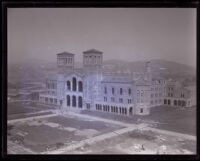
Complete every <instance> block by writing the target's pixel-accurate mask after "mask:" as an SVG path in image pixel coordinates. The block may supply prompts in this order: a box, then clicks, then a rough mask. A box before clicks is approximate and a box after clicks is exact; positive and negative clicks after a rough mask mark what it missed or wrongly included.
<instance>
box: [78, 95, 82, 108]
mask: <svg viewBox="0 0 200 161" xmlns="http://www.w3.org/2000/svg"><path fill="white" fill-rule="evenodd" d="M82 104H83V103H82V97H81V96H79V97H78V107H79V108H82Z"/></svg>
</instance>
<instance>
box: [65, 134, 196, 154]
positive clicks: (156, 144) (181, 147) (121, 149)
mask: <svg viewBox="0 0 200 161" xmlns="http://www.w3.org/2000/svg"><path fill="white" fill-rule="evenodd" d="M195 153H196V143H195V141H192V140H184V139H180V138H178V137H171V136H168V135H160V134H158V133H155V132H152V131H144V130H142V131H141V130H134V131H132V132H129V133H126V134H123V135H121V136H117V137H113V138H110V139H106V140H104V141H102V142H99V143H95V144H93V145H87V144H86V145H85V146H83V147H81V148H78V149H76V150H74V151H70V152H68V154H195Z"/></svg>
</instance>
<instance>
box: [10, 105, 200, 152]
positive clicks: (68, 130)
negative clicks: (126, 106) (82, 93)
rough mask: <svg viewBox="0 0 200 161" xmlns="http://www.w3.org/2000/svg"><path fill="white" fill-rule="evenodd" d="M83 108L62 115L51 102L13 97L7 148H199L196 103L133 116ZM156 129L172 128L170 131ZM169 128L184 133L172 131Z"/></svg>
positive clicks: (143, 149)
mask: <svg viewBox="0 0 200 161" xmlns="http://www.w3.org/2000/svg"><path fill="white" fill-rule="evenodd" d="M82 113H84V114H75V113H67V114H64V115H63V114H61V113H59V111H56V110H55V108H54V107H51V106H45V105H38V104H33V103H24V102H15V103H14V102H13V103H9V104H8V120H9V122H8V138H7V139H8V153H9V154H38V153H41V154H47V153H49V154H194V153H196V139H195V137H194V136H195V132H196V130H195V129H196V124H195V123H196V117H195V116H196V108H195V107H194V108H187V109H180V108H172V107H165V106H163V107H155V108H153V109H152V111H151V114H150V115H149V116H134V117H133V118H127V117H123V116H119V115H118V116H113V115H110V114H105V113H96V112H88V111H84V112H82ZM92 116H93V117H92ZM94 116H95V117H94ZM143 125H145V126H144V127H143ZM146 126H147V127H149V128H147V127H146ZM155 129H160V130H161V131H163V130H168V131H169V133H168V132H167V131H165V132H159V130H155ZM162 129H163V130H162ZM170 131H174V132H179V133H174V134H173V135H171V134H170ZM183 134H189V135H183ZM191 135H193V136H191Z"/></svg>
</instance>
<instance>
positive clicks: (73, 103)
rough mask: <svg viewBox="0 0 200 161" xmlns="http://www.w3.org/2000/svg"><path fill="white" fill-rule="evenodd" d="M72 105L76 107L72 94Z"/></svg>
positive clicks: (74, 97)
mask: <svg viewBox="0 0 200 161" xmlns="http://www.w3.org/2000/svg"><path fill="white" fill-rule="evenodd" d="M72 106H73V107H76V96H72Z"/></svg>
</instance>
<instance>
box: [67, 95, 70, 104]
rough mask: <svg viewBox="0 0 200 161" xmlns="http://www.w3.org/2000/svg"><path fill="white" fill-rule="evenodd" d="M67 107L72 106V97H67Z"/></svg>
mask: <svg viewBox="0 0 200 161" xmlns="http://www.w3.org/2000/svg"><path fill="white" fill-rule="evenodd" d="M67 106H70V96H69V95H67Z"/></svg>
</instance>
